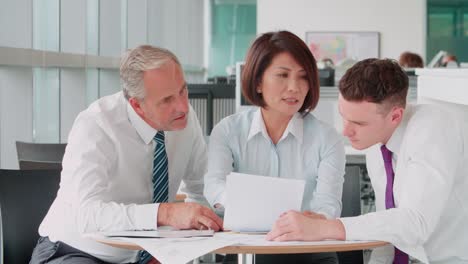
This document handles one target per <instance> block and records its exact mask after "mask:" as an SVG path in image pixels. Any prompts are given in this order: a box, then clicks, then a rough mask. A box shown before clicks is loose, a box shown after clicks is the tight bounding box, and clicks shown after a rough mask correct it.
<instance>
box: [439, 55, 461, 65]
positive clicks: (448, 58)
mask: <svg viewBox="0 0 468 264" xmlns="http://www.w3.org/2000/svg"><path fill="white" fill-rule="evenodd" d="M441 64H442V67H447V68H458V60H457V57H456V56H455V55H452V54H446V55H444V57H442V61H441Z"/></svg>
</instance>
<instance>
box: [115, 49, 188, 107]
mask: <svg viewBox="0 0 468 264" xmlns="http://www.w3.org/2000/svg"><path fill="white" fill-rule="evenodd" d="M170 60H172V61H174V62H175V63H177V64H178V65H179V66H181V65H180V62H179V60H178V59H177V57H176V56H175V55H174V53H172V52H171V51H169V50H167V49H163V48H159V47H153V46H150V45H141V46H138V47H136V48H134V49H131V50H128V51H127V52H126V53H125V54H124V55H123V56H122V59H121V60H120V80H121V83H122V89H123V93H124V96H125V98H126V99H127V100H129V99H130V98H132V97H134V98H136V99H138V100H144V98H145V89H144V86H143V73H144V72H145V71H148V70H153V69H158V68H160V67H161V66H162V65H164V64H165V63H166V62H168V61H170Z"/></svg>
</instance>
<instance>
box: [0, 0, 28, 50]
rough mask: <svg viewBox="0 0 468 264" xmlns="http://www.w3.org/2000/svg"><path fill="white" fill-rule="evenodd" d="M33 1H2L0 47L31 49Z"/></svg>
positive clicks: (0, 7)
mask: <svg viewBox="0 0 468 264" xmlns="http://www.w3.org/2000/svg"><path fill="white" fill-rule="evenodd" d="M31 32H32V0H14V1H1V6H0V46H4V47H16V48H31V45H32V35H31Z"/></svg>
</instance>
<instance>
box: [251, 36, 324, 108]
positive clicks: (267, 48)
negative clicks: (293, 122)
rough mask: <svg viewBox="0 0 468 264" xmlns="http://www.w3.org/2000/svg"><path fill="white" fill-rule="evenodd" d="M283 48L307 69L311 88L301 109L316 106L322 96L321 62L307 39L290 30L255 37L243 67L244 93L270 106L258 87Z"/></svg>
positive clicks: (252, 100) (258, 102)
mask: <svg viewBox="0 0 468 264" xmlns="http://www.w3.org/2000/svg"><path fill="white" fill-rule="evenodd" d="M282 52H287V53H289V54H290V55H291V56H292V57H293V58H294V60H296V62H297V63H298V64H300V65H301V66H302V68H303V69H304V71H305V72H306V79H307V82H308V84H309V90H308V92H307V95H306V97H305V99H304V103H303V104H302V107H301V108H300V109H299V112H301V113H306V112H308V111H311V110H313V109H314V108H315V107H316V106H317V103H318V99H319V96H320V84H319V78H318V70H317V63H316V61H315V58H314V56H313V55H312V53H311V52H310V50H309V48H307V45H306V44H305V43H304V41H302V40H301V39H300V38H299V37H297V36H296V35H294V34H293V33H291V32H289V31H277V32H268V33H265V34H263V35H261V36H260V37H258V38H257V39H256V40H255V41H254V43H253V44H252V46H251V47H250V49H249V51H248V52H247V56H246V59H245V65H244V68H243V70H242V94H243V95H244V97H245V98H246V99H247V100H248V101H249V102H250V103H252V104H254V105H257V106H260V107H265V106H266V103H265V101H264V100H263V97H262V94H259V93H257V88H258V86H259V85H260V83H261V81H262V77H263V74H264V73H265V70H266V69H267V68H268V66H270V64H271V62H272V60H273V58H274V57H275V56H276V55H278V54H279V53H282Z"/></svg>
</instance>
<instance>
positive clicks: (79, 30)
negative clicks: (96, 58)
mask: <svg viewBox="0 0 468 264" xmlns="http://www.w3.org/2000/svg"><path fill="white" fill-rule="evenodd" d="M60 51H61V52H68V53H77V54H84V53H86V52H85V51H86V1H76V0H61V1H60Z"/></svg>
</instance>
